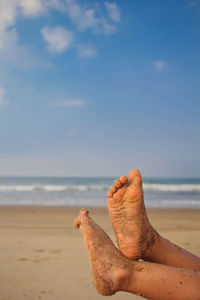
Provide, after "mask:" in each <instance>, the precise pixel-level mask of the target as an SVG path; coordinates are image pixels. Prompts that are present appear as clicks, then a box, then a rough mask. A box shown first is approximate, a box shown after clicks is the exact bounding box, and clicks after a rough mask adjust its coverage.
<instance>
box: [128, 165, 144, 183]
mask: <svg viewBox="0 0 200 300" xmlns="http://www.w3.org/2000/svg"><path fill="white" fill-rule="evenodd" d="M128 176H129V179H130V181H131V183H133V184H134V185H141V184H142V176H141V174H140V171H139V170H136V169H133V170H131V171H130V172H129V175H128Z"/></svg>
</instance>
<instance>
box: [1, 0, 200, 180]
mask: <svg viewBox="0 0 200 300" xmlns="http://www.w3.org/2000/svg"><path fill="white" fill-rule="evenodd" d="M131 168H139V169H140V170H141V171H142V174H143V175H144V176H173V177H200V1H192V0H183V1H180V0H169V1H161V0H155V1H141V0H134V1H128V0H118V1H108V0H107V1H100V0H99V1H78V0H1V1H0V175H48V176H59V175H61V176H65V175H69V176H119V175H121V174H127V173H128V171H129V170H130V169H131Z"/></svg>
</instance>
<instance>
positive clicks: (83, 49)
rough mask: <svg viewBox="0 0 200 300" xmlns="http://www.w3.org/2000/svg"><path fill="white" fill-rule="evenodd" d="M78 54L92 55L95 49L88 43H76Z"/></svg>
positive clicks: (81, 55) (82, 55)
mask: <svg viewBox="0 0 200 300" xmlns="http://www.w3.org/2000/svg"><path fill="white" fill-rule="evenodd" d="M77 51H78V55H79V56H80V57H83V58H87V57H94V56H96V55H97V49H96V48H95V47H94V46H90V45H78V46H77Z"/></svg>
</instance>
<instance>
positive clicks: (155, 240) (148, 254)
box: [142, 227, 162, 261]
mask: <svg viewBox="0 0 200 300" xmlns="http://www.w3.org/2000/svg"><path fill="white" fill-rule="evenodd" d="M161 238H162V237H161V236H160V235H159V233H158V232H157V231H156V230H155V229H154V228H153V227H152V234H151V240H150V241H149V245H148V248H147V249H146V251H145V252H144V255H143V257H142V258H143V259H144V260H150V261H151V258H152V257H153V256H154V253H156V252H157V250H158V247H159V244H160V241H161Z"/></svg>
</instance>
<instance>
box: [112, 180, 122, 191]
mask: <svg viewBox="0 0 200 300" xmlns="http://www.w3.org/2000/svg"><path fill="white" fill-rule="evenodd" d="M114 185H115V187H116V188H117V189H119V188H121V187H122V183H121V181H120V180H119V179H117V180H115V181H114Z"/></svg>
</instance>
